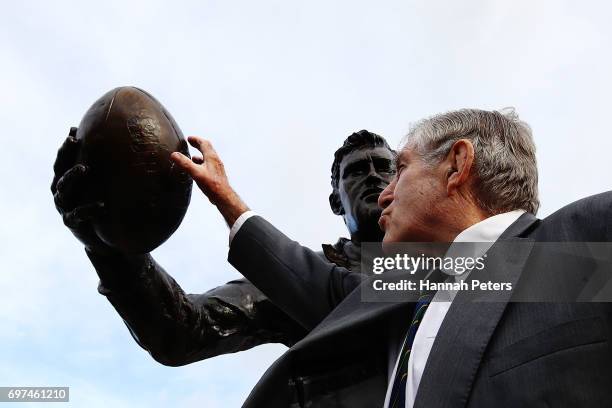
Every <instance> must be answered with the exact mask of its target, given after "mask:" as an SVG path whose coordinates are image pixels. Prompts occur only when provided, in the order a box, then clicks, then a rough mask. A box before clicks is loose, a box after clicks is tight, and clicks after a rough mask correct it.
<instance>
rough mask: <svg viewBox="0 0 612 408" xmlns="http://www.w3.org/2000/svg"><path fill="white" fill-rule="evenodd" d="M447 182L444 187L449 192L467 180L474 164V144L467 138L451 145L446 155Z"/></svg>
mask: <svg viewBox="0 0 612 408" xmlns="http://www.w3.org/2000/svg"><path fill="white" fill-rule="evenodd" d="M446 161H447V163H446V165H447V167H448V169H447V173H446V175H447V183H446V189H447V192H448V193H449V194H450V193H451V192H452V191H454V190H457V189H459V188H460V187H461V186H462V185H464V184H465V183H467V182H468V181H469V177H470V174H471V172H472V166H473V164H474V145H473V144H472V142H471V141H469V140H467V139H459V140H457V141H456V142H455V143H454V144H453V147H451V149H450V152H449V153H448V156H447V157H446Z"/></svg>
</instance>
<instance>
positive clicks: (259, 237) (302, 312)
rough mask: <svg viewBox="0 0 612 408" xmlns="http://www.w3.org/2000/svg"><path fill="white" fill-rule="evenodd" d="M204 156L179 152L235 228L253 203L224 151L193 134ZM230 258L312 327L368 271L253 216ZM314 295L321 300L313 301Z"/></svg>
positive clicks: (176, 156) (175, 156) (279, 303)
mask: <svg viewBox="0 0 612 408" xmlns="http://www.w3.org/2000/svg"><path fill="white" fill-rule="evenodd" d="M188 141H189V143H190V144H191V145H192V146H194V147H195V148H197V149H198V150H199V151H200V152H201V153H202V155H203V157H198V156H194V157H193V158H192V159H189V158H188V157H186V156H184V155H182V154H180V153H173V154H172V156H171V159H172V160H173V161H174V162H175V163H177V164H178V165H179V166H181V167H182V168H183V169H184V170H185V171H187V172H188V173H189V174H190V175H191V177H192V178H193V180H194V181H195V182H196V184H197V185H198V187H199V188H200V189H201V190H202V192H203V193H204V194H205V195H206V196H207V197H208V199H209V200H210V202H211V203H212V204H214V205H215V206H216V207H217V208H218V210H219V212H220V213H221V215H223V217H224V219H225V221H226V222H227V224H228V225H229V226H230V227H232V226H234V224H235V223H236V221H237V220H238V219H239V217H240V216H241V215H243V214H245V213H246V212H247V211H249V208H248V206H247V205H246V204H245V203H244V202H243V201H242V199H241V198H240V197H239V196H238V194H237V193H236V192H235V191H234V190H233V189H232V187H231V186H230V184H229V181H228V179H227V176H226V174H225V168H224V166H223V163H222V161H221V159H220V158H219V156H218V154H217V153H216V151H215V150H214V148H213V147H212V145H211V143H210V142H209V141H207V140H204V139H202V138H199V137H196V136H190V137H189V138H188ZM229 261H230V263H232V265H234V266H235V267H236V269H238V270H239V271H240V272H241V273H242V274H243V275H244V276H245V277H246V278H247V279H249V281H251V282H253V284H254V285H255V286H256V287H257V288H259V289H260V290H261V291H262V292H263V293H265V294H266V296H268V297H269V298H270V299H271V300H272V302H274V303H275V304H276V305H277V306H278V307H280V308H282V309H283V311H285V312H286V313H287V314H288V315H289V316H291V317H292V318H293V319H295V320H296V321H298V322H299V323H300V324H301V325H302V326H304V327H305V328H306V329H307V330H310V329H312V328H313V327H314V326H315V325H316V324H318V323H319V322H320V321H321V320H323V318H325V316H327V314H329V312H331V310H333V308H334V307H335V306H336V305H337V304H338V303H339V302H340V301H341V300H342V299H343V298H344V297H346V296H347V295H348V293H350V292H351V291H352V290H353V289H354V288H356V287H357V286H358V285H359V283H360V282H361V279H362V275H361V274H359V273H354V272H350V271H348V270H347V269H344V268H340V267H338V266H336V265H334V264H332V263H329V262H326V261H324V260H323V259H321V257H320V256H318V255H317V254H316V253H315V252H313V251H311V250H310V249H308V248H306V247H303V246H301V245H300V244H298V243H297V242H295V241H292V240H291V239H289V238H288V237H287V236H285V235H284V234H283V233H282V232H280V231H279V230H278V229H276V228H275V227H274V226H273V225H272V224H270V223H269V222H267V221H266V220H264V219H263V218H262V217H259V216H254V217H250V218H249V219H248V220H247V221H245V222H244V224H243V225H241V226H240V228H239V230H238V231H237V232H236V235H235V236H234V237H233V240H232V242H231V245H230V253H229ZM313 299H316V301H314V302H313Z"/></svg>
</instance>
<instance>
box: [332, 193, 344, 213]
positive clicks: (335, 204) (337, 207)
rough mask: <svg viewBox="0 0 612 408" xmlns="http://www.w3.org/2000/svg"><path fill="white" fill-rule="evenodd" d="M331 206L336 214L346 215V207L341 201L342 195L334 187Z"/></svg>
mask: <svg viewBox="0 0 612 408" xmlns="http://www.w3.org/2000/svg"><path fill="white" fill-rule="evenodd" d="M329 206H330V207H331V209H332V211H333V212H334V214H336V215H344V207H342V203H341V202H340V195H339V194H338V190H336V189H334V191H332V193H331V194H330V195H329Z"/></svg>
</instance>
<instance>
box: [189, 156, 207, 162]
mask: <svg viewBox="0 0 612 408" xmlns="http://www.w3.org/2000/svg"><path fill="white" fill-rule="evenodd" d="M191 160H193V162H194V163H195V164H202V163H204V158H203V157H200V156H192V157H191Z"/></svg>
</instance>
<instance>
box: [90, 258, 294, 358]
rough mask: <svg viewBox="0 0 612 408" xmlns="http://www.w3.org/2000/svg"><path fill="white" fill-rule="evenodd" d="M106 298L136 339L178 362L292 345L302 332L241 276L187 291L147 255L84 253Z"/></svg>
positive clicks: (154, 353) (157, 354)
mask: <svg viewBox="0 0 612 408" xmlns="http://www.w3.org/2000/svg"><path fill="white" fill-rule="evenodd" d="M87 255H88V256H89V258H90V259H91V261H92V263H93V265H94V267H95V268H96V271H97V273H98V275H99V277H100V284H99V286H98V291H99V292H100V293H101V294H103V295H104V296H106V297H107V299H108V300H109V301H110V303H111V304H112V305H113V307H114V308H115V309H116V310H117V312H118V313H119V315H120V316H121V317H122V319H123V321H124V322H125V324H126V325H127V327H128V329H129V330H130V333H131V334H132V337H133V338H134V339H135V340H136V342H137V343H138V344H139V345H140V346H141V347H143V348H144V349H145V350H147V351H148V352H149V353H150V354H151V356H152V357H153V358H154V359H155V360H157V361H158V362H160V363H162V364H164V365H169V366H179V365H184V364H189V363H191V362H194V361H199V360H202V359H206V358H209V357H213V356H217V355H220V354H226V353H233V352H236V351H240V350H246V349H249V348H251V347H254V346H257V345H259V344H264V343H277V342H280V343H284V344H285V345H288V346H290V345H292V344H293V343H295V342H296V341H298V340H299V339H301V338H302V337H303V336H304V335H305V334H306V331H305V330H304V328H303V327H301V326H300V325H299V324H298V323H297V322H295V321H294V320H292V319H291V318H290V317H289V316H287V315H286V314H285V313H284V312H283V311H282V310H280V309H279V308H278V307H276V306H275V305H274V304H273V303H272V302H271V301H270V300H269V299H268V298H267V297H266V296H264V295H263V293H261V292H260V291H259V290H257V288H255V287H254V286H253V285H252V284H251V283H250V282H248V281H247V280H245V279H239V280H234V281H231V282H228V283H227V284H225V285H222V286H220V287H217V288H215V289H212V290H210V291H208V292H206V293H203V294H186V293H185V292H184V291H183V290H182V289H181V287H180V286H179V285H178V284H177V283H176V281H175V280H174V279H173V278H172V277H171V276H170V275H169V274H167V273H166V272H165V271H164V269H163V268H162V267H161V266H159V265H158V264H157V263H156V262H155V260H153V258H152V257H151V256H150V255H141V256H130V257H123V256H99V255H96V254H93V253H89V252H88V253H87Z"/></svg>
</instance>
